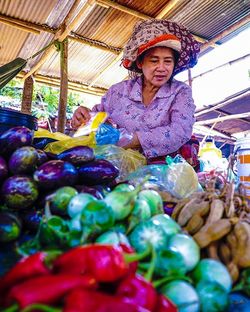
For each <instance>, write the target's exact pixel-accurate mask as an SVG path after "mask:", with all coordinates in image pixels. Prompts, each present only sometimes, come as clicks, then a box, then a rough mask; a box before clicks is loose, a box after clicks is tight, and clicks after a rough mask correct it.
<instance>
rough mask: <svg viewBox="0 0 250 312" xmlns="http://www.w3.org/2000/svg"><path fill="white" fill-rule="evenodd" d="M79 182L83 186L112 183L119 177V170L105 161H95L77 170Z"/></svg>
mask: <svg viewBox="0 0 250 312" xmlns="http://www.w3.org/2000/svg"><path fill="white" fill-rule="evenodd" d="M78 174H79V181H80V183H83V184H85V185H96V184H105V183H110V182H112V181H113V180H114V179H115V178H117V177H118V175H119V170H118V168H117V167H115V166H114V165H113V164H112V163H111V162H109V161H108V160H106V159H96V160H93V161H91V162H89V163H87V164H84V165H81V166H80V167H79V168H78Z"/></svg>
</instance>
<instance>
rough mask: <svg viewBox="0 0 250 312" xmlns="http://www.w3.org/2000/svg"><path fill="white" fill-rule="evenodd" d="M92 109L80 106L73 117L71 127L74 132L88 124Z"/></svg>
mask: <svg viewBox="0 0 250 312" xmlns="http://www.w3.org/2000/svg"><path fill="white" fill-rule="evenodd" d="M90 117H91V116H90V109H89V108H87V107H84V106H79V107H78V108H77V109H76V110H75V112H74V114H73V117H72V121H71V125H72V128H73V129H74V130H76V129H78V128H79V127H80V126H81V125H82V124H86V123H87V122H88V121H89V120H90Z"/></svg>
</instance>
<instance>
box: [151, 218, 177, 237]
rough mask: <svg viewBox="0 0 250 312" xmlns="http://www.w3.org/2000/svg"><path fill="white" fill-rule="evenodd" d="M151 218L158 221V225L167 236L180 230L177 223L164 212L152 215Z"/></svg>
mask: <svg viewBox="0 0 250 312" xmlns="http://www.w3.org/2000/svg"><path fill="white" fill-rule="evenodd" d="M152 220H153V221H154V223H156V222H159V225H160V226H161V227H162V229H163V230H164V232H165V233H166V234H167V235H168V236H171V235H174V234H177V233H180V232H181V227H180V226H179V224H178V223H177V222H175V221H174V220H173V219H172V218H171V217H170V216H168V215H166V214H158V215H156V216H154V217H152Z"/></svg>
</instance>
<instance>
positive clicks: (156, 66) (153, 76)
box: [137, 47, 175, 88]
mask: <svg viewBox="0 0 250 312" xmlns="http://www.w3.org/2000/svg"><path fill="white" fill-rule="evenodd" d="M174 65H175V64H174V51H173V50H172V49H170V48H165V47H156V48H152V49H149V50H148V51H146V52H145V55H144V57H143V58H142V60H140V61H137V66H138V67H139V68H140V69H141V70H142V73H143V76H144V82H145V83H149V84H151V85H152V86H154V87H158V88H160V87H161V86H162V85H163V84H164V83H166V82H167V81H168V80H169V79H170V77H171V76H172V73H173V70H174Z"/></svg>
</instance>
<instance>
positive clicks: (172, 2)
mask: <svg viewBox="0 0 250 312" xmlns="http://www.w3.org/2000/svg"><path fill="white" fill-rule="evenodd" d="M178 2H182V1H180V0H170V1H168V2H167V4H166V5H165V7H164V8H163V9H162V10H161V12H160V13H159V14H158V15H157V18H163V17H164V16H165V15H167V14H168V12H170V11H171V10H173V8H174V7H175V6H176V5H177V3H178Z"/></svg>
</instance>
